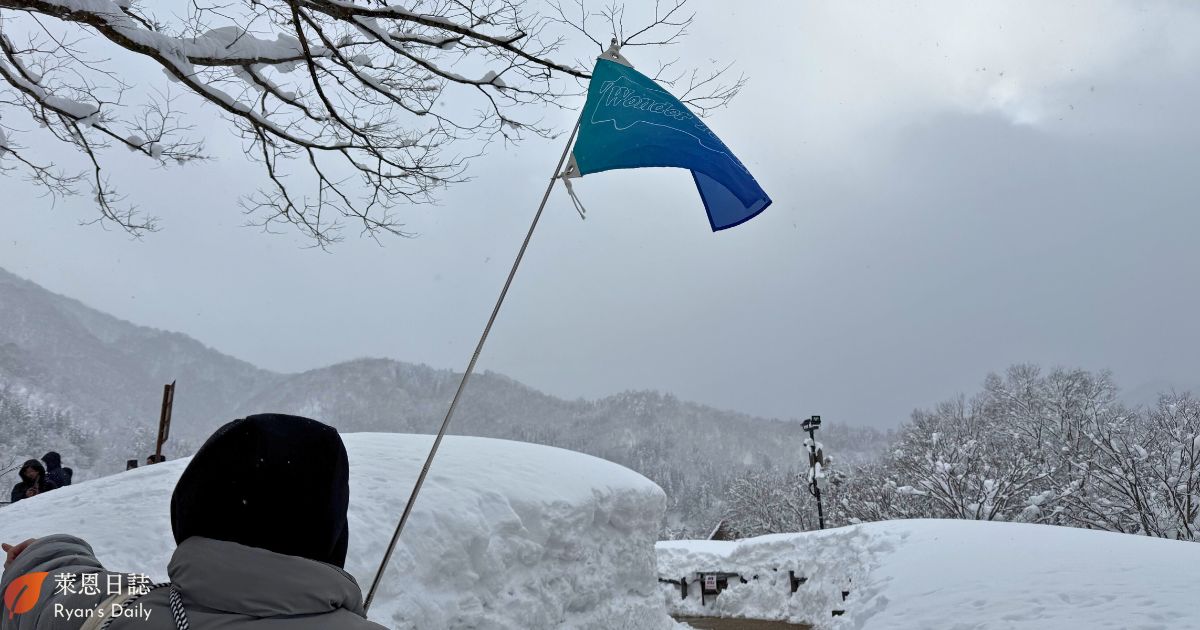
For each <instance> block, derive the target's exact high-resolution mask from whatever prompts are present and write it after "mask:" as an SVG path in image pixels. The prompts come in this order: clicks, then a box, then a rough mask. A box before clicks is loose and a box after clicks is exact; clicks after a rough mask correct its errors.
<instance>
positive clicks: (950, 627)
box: [658, 520, 1200, 630]
mask: <svg viewBox="0 0 1200 630" xmlns="http://www.w3.org/2000/svg"><path fill="white" fill-rule="evenodd" d="M658 562H659V571H660V573H661V574H662V575H663V576H670V577H678V576H684V575H689V580H690V577H691V574H692V573H693V572H695V571H703V570H709V571H713V570H719V571H737V572H740V573H742V574H743V575H747V576H750V575H754V574H757V575H759V580H757V581H751V582H749V583H747V584H740V583H737V584H735V583H733V582H731V587H730V588H729V589H728V590H726V591H725V592H723V593H721V595H720V596H719V597H717V598H716V599H715V600H713V599H711V598H710V599H709V605H708V606H707V607H705V608H703V609H702V608H701V607H700V597H699V590H698V588H699V585H696V586H695V590H693V591H692V593H691V594H689V595H688V598H687V599H686V600H681V599H680V593H679V589H678V587H674V586H671V585H666V584H664V585H662V586H661V587H660V588H661V591H662V595H663V598H664V599H665V601H666V602H667V604H668V606H669V607H670V608H671V609H672V611H673V612H676V613H678V614H709V615H720V616H730V617H757V618H763V619H784V620H790V621H795V622H808V623H813V624H815V626H816V627H817V628H819V629H843V628H855V629H865V630H899V629H910V628H911V629H914V630H917V629H920V630H931V629H939V630H941V629H946V630H967V629H971V630H1000V629H1012V628H1020V629H1026V628H1036V629H1046V630H1051V629H1053V630H1064V629H1072V630H1073V629H1078V630H1101V629H1113V630H1116V629H1121V630H1131V629H1142V630H1151V629H1155V630H1176V629H1179V630H1182V629H1192V628H1200V605H1197V595H1196V593H1197V588H1198V586H1197V585H1200V545H1198V544H1196V543H1191V542H1178V541H1172V540H1163V539H1156V538H1147V537H1143V536H1133V535H1127V534H1113V533H1108V532H1098V531H1091V530H1082V529H1070V528H1065V527H1052V526H1048V525H1029V524H1021V523H997V522H980V521H938V520H910V521H889V522H884V523H869V524H864V525H857V526H853V527H844V528H839V529H833V530H826V531H824V532H813V533H806V534H784V535H772V536H762V537H759V538H751V539H747V540H743V541H738V542H715V541H669V542H660V543H659V544H658ZM773 568H774V569H778V570H777V571H772V570H771V569H773ZM789 569H794V570H796V574H797V575H803V576H805V577H808V578H809V580H808V582H807V583H805V584H803V585H801V586H800V587H799V589H798V590H797V592H796V594H795V595H791V596H789V594H788V593H789V587H788V570H789ZM846 584H849V590H850V596H849V597H848V598H847V600H846V601H845V602H844V603H843V602H842V597H841V590H842V587H843V586H844V585H846ZM834 609H845V611H846V612H845V614H844V615H842V616H840V617H834V616H832V614H831V611H832V610H834Z"/></svg>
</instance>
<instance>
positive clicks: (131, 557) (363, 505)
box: [0, 433, 676, 630]
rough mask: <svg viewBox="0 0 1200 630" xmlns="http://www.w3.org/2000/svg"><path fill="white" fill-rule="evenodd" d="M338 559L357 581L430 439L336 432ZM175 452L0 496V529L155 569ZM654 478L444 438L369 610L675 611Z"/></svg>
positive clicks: (368, 568) (390, 622) (601, 615)
mask: <svg viewBox="0 0 1200 630" xmlns="http://www.w3.org/2000/svg"><path fill="white" fill-rule="evenodd" d="M343 439H344V440H345V442H346V448H347V450H348V451H349V454H350V492H351V495H350V496H351V498H350V549H349V555H348V558H347V563H346V569H347V570H348V571H350V572H351V573H352V574H354V576H355V578H357V580H358V582H359V584H360V585H362V587H363V589H364V591H365V590H366V588H367V587H368V586H369V585H370V582H371V579H372V578H373V576H374V572H375V570H376V568H377V567H378V564H379V560H380V557H381V554H382V553H383V550H384V549H385V547H386V546H387V542H388V540H389V539H390V537H391V533H392V530H393V528H394V527H395V525H396V521H397V519H398V518H399V516H400V512H401V510H402V509H403V507H404V503H405V501H406V500H407V499H408V496H409V493H410V492H411V490H412V484H413V482H414V481H415V480H416V477H417V474H418V473H419V472H420V468H421V464H422V462H423V461H424V458H425V455H426V453H427V452H428V450H429V447H430V446H431V444H432V442H433V437H432V436H427V435H404V434H385V433H360V434H347V435H344V436H343ZM187 461H188V460H186V459H184V460H178V461H170V462H167V463H164V464H159V465H156V466H149V467H142V468H139V469H137V470H134V471H129V472H124V473H120V474H117V475H113V476H110V477H105V478H101V479H96V480H93V481H87V482H81V483H78V484H75V485H73V486H70V487H67V488H63V489H60V490H55V491H53V492H49V493H46V494H43V495H40V496H37V497H34V498H32V499H27V500H25V501H21V502H19V503H17V504H15V505H12V506H9V507H7V508H4V509H3V510H0V540H4V541H12V542H16V541H19V540H24V539H25V538H28V537H35V536H43V535H46V534H51V533H70V534H74V535H77V536H80V537H81V538H83V539H85V540H87V541H88V542H89V543H91V544H92V546H93V547H94V548H95V550H96V553H97V554H98V555H99V557H100V560H101V561H102V562H103V563H104V564H105V566H106V567H108V568H111V569H113V570H119V571H137V572H142V573H146V574H148V575H150V576H151V577H153V578H155V579H166V565H167V561H168V559H169V558H170V556H171V553H172V552H173V551H174V548H175V543H174V539H173V538H172V536H171V525H170V497H171V491H172V489H173V488H174V486H175V481H176V479H178V477H179V474H180V473H181V472H182V471H183V469H184V467H185V466H186V465H187ZM664 508H665V495H664V494H663V491H662V490H661V489H660V488H659V487H658V486H657V485H655V484H654V483H653V482H651V481H649V480H648V479H646V478H645V477H642V476H641V475H639V474H637V473H635V472H633V471H631V470H629V469H626V468H623V467H621V466H618V465H617V464H614V463H611V462H608V461H605V460H602V459H598V458H595V457H591V456H589V455H582V454H579V453H575V452H571V451H567V450H563V449H558V448H551V447H546V446H538V445H534V444H526V443H522V442H511V441H506V440H494V439H486V438H475V437H458V436H450V437H447V438H446V439H445V441H444V442H443V443H442V446H441V449H440V451H439V453H438V456H437V459H436V460H434V463H433V467H432V468H431V469H430V473H429V477H428V478H427V479H426V482H425V487H424V489H423V490H422V492H421V495H420V497H419V498H418V500H417V505H416V508H415V510H414V512H413V514H412V516H411V518H410V519H409V522H408V525H407V526H406V528H405V531H404V534H403V535H402V536H401V538H400V543H399V545H398V546H397V548H396V553H395V556H394V557H393V559H392V563H391V565H390V566H389V568H388V572H387V575H386V577H385V579H384V583H383V585H382V586H381V588H380V592H379V593H378V595H377V596H376V600H375V603H374V605H373V606H372V608H371V613H370V616H371V618H372V619H373V620H375V621H376V622H378V623H380V624H383V625H385V626H387V627H389V628H397V629H404V630H409V629H417V628H419V629H420V630H437V629H440V628H465V629H473V628H479V629H483V628H487V629H501V630H506V629H513V630H516V629H521V630H524V629H526V628H568V629H579V630H584V629H597V630H598V629H600V628H605V629H609V628H612V629H618V630H621V629H629V630H634V629H646V630H659V629H666V628H672V627H676V624H675V623H674V622H673V621H671V620H670V618H669V617H667V614H666V611H665V609H664V608H663V606H662V603H661V599H660V597H659V593H658V589H657V583H656V573H655V552H654V541H655V537H656V534H657V531H658V526H659V523H660V520H661V518H662V516H663V511H664Z"/></svg>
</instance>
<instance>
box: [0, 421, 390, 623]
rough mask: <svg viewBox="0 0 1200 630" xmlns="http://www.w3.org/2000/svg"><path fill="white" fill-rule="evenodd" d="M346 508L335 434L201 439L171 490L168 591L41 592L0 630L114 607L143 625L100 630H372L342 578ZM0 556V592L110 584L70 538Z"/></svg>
mask: <svg viewBox="0 0 1200 630" xmlns="http://www.w3.org/2000/svg"><path fill="white" fill-rule="evenodd" d="M349 501H350V484H349V462H348V460H347V457H346V448H345V446H344V445H343V444H342V440H341V437H340V436H339V435H338V433H337V431H336V430H335V429H333V428H332V427H330V426H327V425H324V424H321V423H320V422H317V421H315V420H310V419H308V418H301V417H297V416H286V415H277V414H264V415H255V416H249V417H247V418H243V419H240V420H234V421H233V422H230V423H229V424H226V425H225V426H223V427H221V428H220V429H217V431H216V433H214V434H213V435H212V436H211V437H209V438H208V441H206V442H205V443H204V445H203V446H201V447H200V450H199V451H197V452H196V454H195V456H193V457H192V461H191V462H190V463H188V465H187V468H185V469H184V471H183V474H182V475H181V476H180V478H179V481H178V482H177V483H176V485H175V491H174V494H173V495H172V497H171V529H172V532H173V533H174V536H175V542H176V544H177V547H176V549H175V553H174V555H172V557H171V561H170V563H169V564H168V566H167V574H168V575H169V576H170V579H171V582H170V583H169V584H166V585H158V586H156V587H154V588H153V589H151V590H150V591H149V592H148V593H145V594H141V595H138V594H137V590H138V589H132V590H133V592H132V593H127V594H122V593H118V594H117V595H115V596H112V595H110V594H108V593H105V592H104V590H105V589H101V591H102V592H101V594H100V595H99V596H96V595H88V596H83V595H80V594H79V593H76V594H68V593H66V592H62V593H59V592H57V589H51V588H43V589H42V590H43V595H42V597H41V598H39V599H38V600H37V602H36V605H35V607H34V609H33V610H30V611H28V612H25V613H22V614H19V615H14V616H13V618H12V619H9V617H8V615H7V614H3V615H0V630H78V629H80V628H81V627H83V623H84V622H85V621H86V620H85V619H65V618H63V617H62V616H55V615H54V613H53V611H54V610H55V606H56V605H58V604H61V605H62V607H63V609H69V608H74V609H80V608H87V609H90V610H97V611H98V610H104V609H105V607H106V606H109V607H111V605H112V603H113V601H116V602H118V603H120V604H121V606H122V607H123V608H124V609H125V610H131V609H137V608H136V607H137V606H139V605H141V606H142V607H143V608H144V609H146V610H147V611H148V612H149V615H148V616H147V617H145V618H142V619H139V618H121V617H118V618H113V619H111V621H110V625H109V626H108V630H172V629H176V630H177V629H185V630H186V629H187V628H191V629H192V630H208V629H215V628H220V629H221V630H266V629H270V630H325V629H329V628H337V629H339V630H379V629H380V628H382V627H383V626H380V625H377V624H375V623H372V622H370V621H368V620H367V619H366V612H365V611H364V610H363V597H362V590H361V589H360V588H359V585H358V583H357V582H355V580H354V578H353V577H352V576H351V575H350V574H349V573H347V572H346V571H345V569H344V568H343V567H344V566H345V563H346V549H347V544H348V542H349V539H350V528H349V524H348V522H347V519H346V511H347V508H348V506H349ZM3 548H4V550H5V551H7V552H8V557H9V560H8V562H7V563H6V565H5V571H4V575H3V578H0V591H4V590H6V589H7V588H8V586H9V584H11V583H12V581H13V580H15V579H17V578H18V577H20V576H22V575H27V574H29V573H36V572H47V573H52V574H54V575H49V576H47V577H46V579H45V583H46V584H49V585H54V584H57V583H59V580H62V579H63V578H62V577H60V576H62V574H75V575H76V580H75V583H77V584H78V583H81V582H82V578H80V577H79V576H81V575H86V574H89V573H99V574H103V575H100V576H99V577H98V583H99V584H101V585H104V584H107V580H108V579H109V578H108V577H107V576H108V575H115V574H113V573H110V572H108V571H106V570H105V568H104V567H103V566H102V565H101V564H100V562H99V561H98V560H96V556H95V554H94V553H93V552H92V548H91V547H90V546H88V544H87V543H86V542H84V541H83V540H81V539H79V538H75V537H73V536H68V535H64V534H58V535H53V536H46V537H44V538H38V539H34V540H28V541H25V542H23V543H21V544H19V545H4V547H3ZM67 579H69V578H67ZM51 590H55V591H56V592H54V593H53V594H49V595H47V593H46V592H47V591H51ZM114 598H115V599H114ZM85 617H86V615H85Z"/></svg>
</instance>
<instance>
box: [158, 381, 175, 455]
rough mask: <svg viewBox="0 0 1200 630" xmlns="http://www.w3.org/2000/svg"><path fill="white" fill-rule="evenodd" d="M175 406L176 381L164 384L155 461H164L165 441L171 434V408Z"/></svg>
mask: <svg viewBox="0 0 1200 630" xmlns="http://www.w3.org/2000/svg"><path fill="white" fill-rule="evenodd" d="M174 407H175V381H171V383H170V384H169V385H163V400H162V413H161V414H160V415H159V417H158V439H157V440H155V443H154V462H155V463H158V462H160V461H162V447H163V442H166V441H167V438H168V437H170V435H171V410H172V409H173V408H174Z"/></svg>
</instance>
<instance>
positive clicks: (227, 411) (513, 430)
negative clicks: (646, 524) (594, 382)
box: [0, 270, 888, 535]
mask: <svg viewBox="0 0 1200 630" xmlns="http://www.w3.org/2000/svg"><path fill="white" fill-rule="evenodd" d="M0 321H3V322H4V325H3V326H2V327H0V397H3V396H5V394H4V392H8V393H7V399H8V400H10V401H12V405H14V406H15V407H23V408H34V409H36V408H42V407H48V408H51V409H56V410H61V411H65V412H66V414H67V415H68V419H67V420H64V422H66V423H67V424H69V425H70V426H71V427H73V428H74V433H72V434H71V437H70V438H69V439H68V436H65V435H63V433H64V432H63V431H50V432H47V431H38V432H36V434H31V435H28V436H25V437H20V436H21V435H23V434H22V433H21V431H23V430H24V429H23V428H22V427H25V425H28V424H30V423H29V422H28V421H18V420H17V419H16V417H15V416H14V415H13V414H9V416H5V417H0V427H3V428H4V431H3V432H4V433H6V434H17V437H18V438H20V439H14V438H12V436H11V435H10V436H9V437H8V438H6V439H4V440H3V441H0V447H4V453H2V454H0V457H3V458H8V459H17V458H24V457H30V456H36V455H41V454H42V453H43V452H45V451H46V450H49V449H51V448H54V449H57V450H60V451H62V452H63V454H64V456H65V457H66V459H67V460H68V462H69V463H68V465H74V466H75V467H76V469H77V470H78V472H79V474H81V476H82V477H83V478H86V477H88V476H95V475H97V474H107V473H111V472H115V471H117V470H120V469H123V464H124V461H125V460H126V459H128V458H133V457H138V458H144V457H145V455H146V454H148V453H149V452H150V450H151V449H152V440H153V430H154V427H155V426H156V423H157V419H158V413H159V405H160V401H161V396H162V385H163V384H164V383H167V382H170V381H172V380H177V381H178V383H179V390H178V393H177V396H176V407H175V413H174V420H173V424H172V437H171V441H170V442H169V443H168V448H167V451H168V453H169V455H171V456H173V457H174V456H179V455H183V454H186V453H190V452H191V451H192V450H194V448H195V447H196V446H197V445H198V444H199V442H200V441H201V440H202V439H203V438H204V437H205V436H207V435H208V434H209V433H210V432H211V431H212V430H213V429H214V428H216V427H217V426H219V425H220V424H222V423H224V422H226V421H228V420H230V419H232V418H234V417H237V416H239V415H245V414H247V413H257V412H266V411H274V412H284V413H297V414H301V415H307V416H311V417H315V418H319V419H321V420H323V421H325V422H328V423H330V424H333V425H334V426H337V427H338V428H339V429H341V430H343V431H394V432H417V433H432V432H435V431H436V430H437V427H438V425H439V423H440V421H441V419H442V416H443V414H444V413H445V411H446V407H447V405H448V404H449V401H450V398H451V396H452V395H453V393H454V388H455V387H456V386H457V384H458V379H459V376H460V373H457V372H454V371H451V370H439V369H434V368H431V367H428V366H424V365H414V364H410V363H402V362H399V361H392V360H388V359H360V360H356V361H350V362H347V363H341V364H337V365H333V366H329V367H325V368H321V369H317V370H312V371H308V372H304V373H300V374H277V373H273V372H269V371H266V370H261V369H259V368H256V367H254V366H252V365H250V364H248V363H246V362H244V361H240V360H238V359H235V358H232V357H230V356H227V355H224V354H222V353H220V352H218V351H216V350H213V349H211V348H208V347H206V346H204V345H203V344H202V343H200V342H198V341H196V340H194V339H191V338H190V337H187V336H185V335H182V334H179V333H172V332H166V331H161V330H156V329H152V328H147V327H143V326H137V325H135V324H131V323H129V322H125V321H122V320H119V319H117V318H115V317H112V316H109V315H106V314H104V313H101V312H98V311H96V310H93V309H91V308H88V307H87V306H85V305H83V304H81V303H79V302H78V301H75V300H72V299H70V298H66V297H63V296H60V295H56V294H54V293H51V292H49V291H46V290H45V289H43V288H41V287H39V286H37V285H36V284H34V283H32V282H29V281H26V280H22V279H20V278H17V277H16V276H13V275H11V274H8V273H6V272H4V271H2V270H0ZM35 424H36V423H35ZM17 425H20V426H17ZM452 432H453V433H458V434H465V435H476V436H483V437H498V438H508V439H516V440H522V441H528V442H535V443H540V444H547V445H551V446H558V447H562V448H568V449H572V450H576V451H580V452H584V453H588V454H591V455H595V456H598V457H603V458H605V459H608V460H611V461H614V462H617V463H619V464H622V465H625V466H628V467H630V468H632V469H634V470H636V471H638V472H640V473H642V474H644V475H646V476H647V477H649V478H650V479H652V480H654V481H655V482H657V483H658V484H659V485H661V486H662V487H663V488H664V489H665V490H666V491H667V494H668V497H669V506H668V515H669V519H668V524H667V526H668V530H669V531H670V533H673V534H688V533H691V534H693V535H694V534H696V533H699V532H707V531H709V530H711V528H712V526H713V524H714V523H715V521H716V519H717V518H718V517H719V514H720V513H721V511H722V510H723V504H722V499H721V497H722V496H723V494H724V490H725V488H726V487H727V485H728V484H729V482H730V480H731V479H732V478H733V477H734V476H735V475H736V474H738V473H739V472H742V471H744V470H746V469H747V468H749V467H756V468H763V467H771V466H776V467H780V468H788V467H791V466H793V465H794V464H796V463H798V462H800V460H801V458H800V448H801V441H802V435H801V434H800V432H799V427H798V426H797V424H796V423H794V422H788V421H783V420H771V419H764V418H756V417H752V416H748V415H744V414H739V413H735V412H729V411H722V410H717V409H713V408H710V407H705V406H702V405H697V404H693V403H689V402H685V401H681V400H679V399H677V398H675V397H673V396H671V395H667V394H661V393H657V392H644V391H643V392H625V393H621V394H616V395H613V396H609V397H606V398H602V399H599V400H590V401H589V400H574V401H568V400H563V399H559V398H555V397H553V396H548V395H546V394H543V393H541V392H539V391H537V390H535V389H533V388H530V387H528V386H525V385H523V384H521V383H519V382H517V381H514V380H512V379H510V378H508V377H505V376H503V375H500V374H496V373H490V372H484V373H480V374H477V375H475V376H474V377H473V378H472V380H471V384H470V386H469V387H468V389H467V392H466V394H465V396H464V399H463V401H462V403H461V404H460V407H459V411H458V413H457V415H456V418H455V423H454V425H453V426H452ZM822 434H823V435H822V441H823V442H824V443H825V445H826V448H827V450H828V452H830V453H832V454H834V455H835V456H836V457H837V458H838V459H839V461H842V462H853V461H863V460H867V459H870V458H871V457H873V456H874V455H875V454H876V453H878V452H879V450H880V449H882V448H883V447H884V445H885V443H886V441H887V437H888V436H886V435H884V434H882V433H881V432H879V431H875V430H872V429H860V428H854V427H848V426H845V425H842V424H839V423H837V422H829V423H827V427H826V428H824V429H823V430H822ZM10 453H12V454H11V455H10ZM5 463H7V461H0V464H5ZM805 465H806V464H805Z"/></svg>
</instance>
